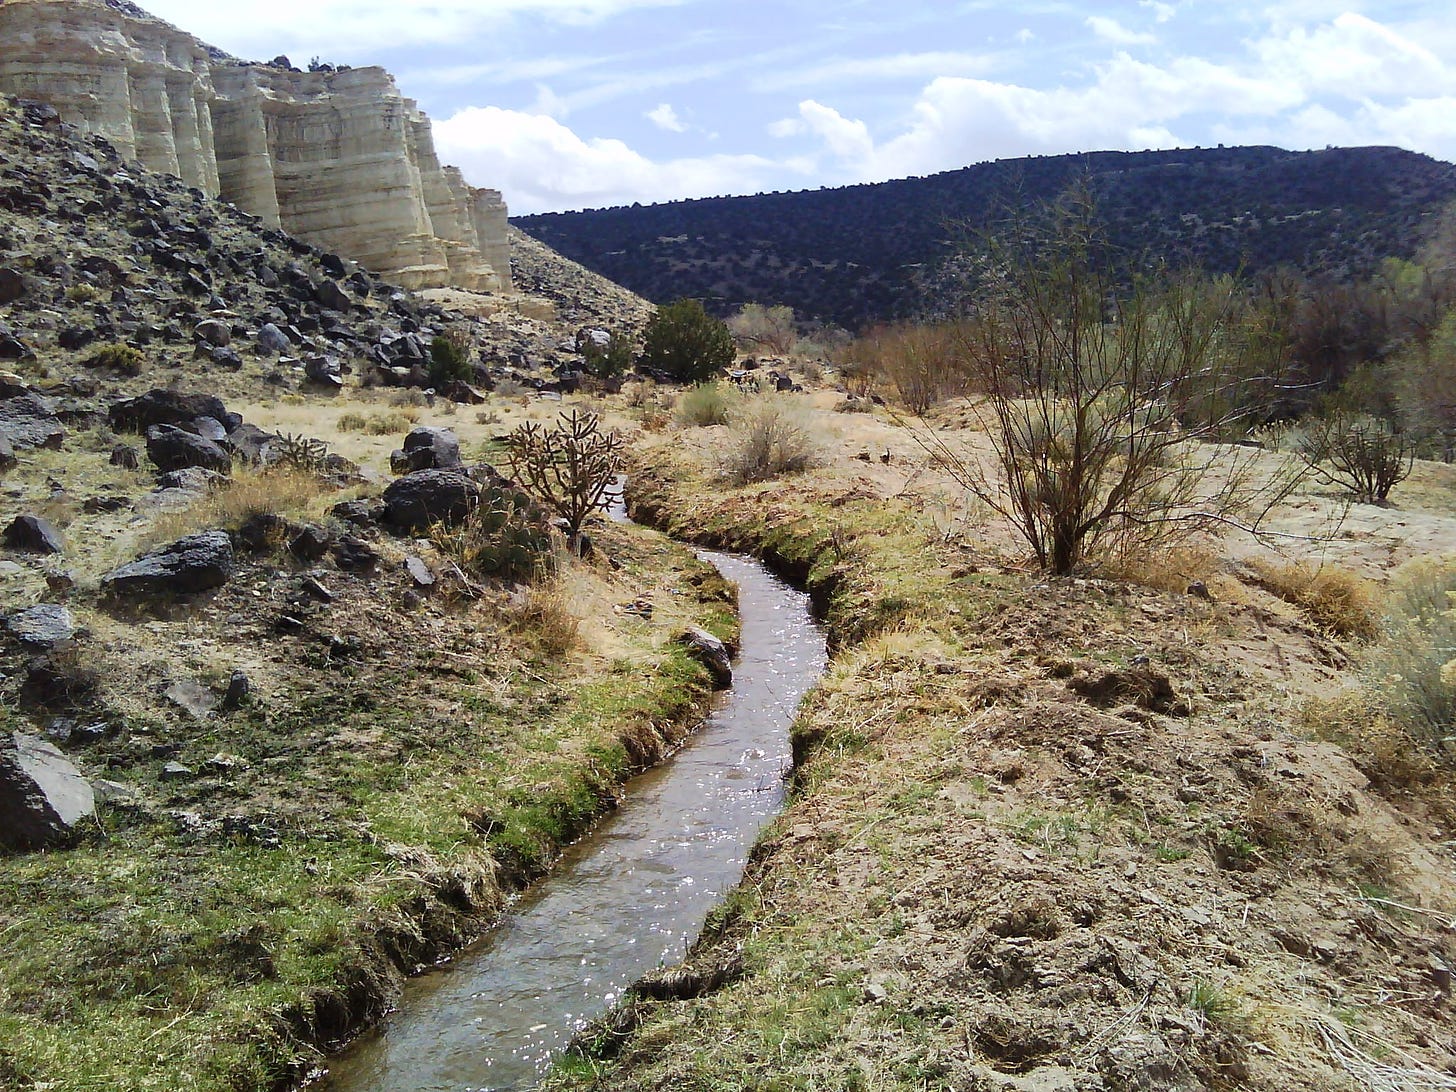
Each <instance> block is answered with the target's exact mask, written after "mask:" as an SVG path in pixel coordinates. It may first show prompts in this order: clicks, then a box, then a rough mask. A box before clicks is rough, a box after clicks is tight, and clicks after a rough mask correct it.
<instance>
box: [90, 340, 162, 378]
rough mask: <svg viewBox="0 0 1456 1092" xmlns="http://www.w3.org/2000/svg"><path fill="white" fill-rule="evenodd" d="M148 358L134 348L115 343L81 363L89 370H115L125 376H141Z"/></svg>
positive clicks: (103, 347)
mask: <svg viewBox="0 0 1456 1092" xmlns="http://www.w3.org/2000/svg"><path fill="white" fill-rule="evenodd" d="M145 360H146V357H145V356H144V355H142V351H141V350H140V349H138V348H136V347H134V346H131V345H127V344H124V343H123V342H120V341H113V342H111V343H110V344H107V345H103V346H101V347H100V348H99V349H97V350H96V351H95V352H93V353H92V354H91V355H90V356H88V357H87V358H86V359H85V360H83V361H81V363H82V364H83V365H84V366H85V367H87V368H114V369H116V370H117V371H119V372H121V373H122V374H123V375H133V376H134V375H140V374H141V371H142V363H143V362H144V361H145Z"/></svg>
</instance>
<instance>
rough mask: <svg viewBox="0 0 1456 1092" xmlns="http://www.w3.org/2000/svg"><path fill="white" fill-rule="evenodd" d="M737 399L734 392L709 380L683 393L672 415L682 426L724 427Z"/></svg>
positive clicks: (715, 381) (713, 380)
mask: <svg viewBox="0 0 1456 1092" xmlns="http://www.w3.org/2000/svg"><path fill="white" fill-rule="evenodd" d="M738 398H739V395H738V393H737V392H736V391H734V390H730V389H729V388H728V387H726V386H724V385H723V384H722V383H719V382H718V381H717V380H716V379H710V380H708V381H707V382H706V383H699V384H698V385H697V386H696V387H691V388H689V389H688V390H685V391H683V393H682V394H681V396H679V398H678V400H677V405H676V406H675V407H674V409H673V413H674V416H676V418H677V419H678V421H679V423H681V424H684V425H698V426H707V425H726V424H727V423H728V415H729V413H730V411H731V410H732V409H733V407H734V405H735V403H736V402H737V400H738Z"/></svg>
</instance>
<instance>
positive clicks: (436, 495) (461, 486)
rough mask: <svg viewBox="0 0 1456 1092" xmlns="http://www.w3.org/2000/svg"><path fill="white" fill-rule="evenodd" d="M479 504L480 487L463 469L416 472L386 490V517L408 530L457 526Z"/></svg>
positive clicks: (395, 482) (402, 528)
mask: <svg viewBox="0 0 1456 1092" xmlns="http://www.w3.org/2000/svg"><path fill="white" fill-rule="evenodd" d="M478 503H480V486H478V485H476V484H475V482H473V481H472V480H471V479H470V478H469V477H468V476H467V475H466V474H465V473H464V472H463V471H460V470H417V471H415V472H414V473H413V474H406V475H405V476H404V477H402V478H399V479H398V480H396V481H394V482H391V483H390V485H389V488H387V489H386V490H385V491H384V513H385V518H386V519H387V520H388V521H389V522H390V523H391V524H393V525H394V526H395V527H397V528H399V529H401V530H405V531H413V530H418V529H420V528H424V527H428V526H429V525H430V524H432V523H455V522H457V521H459V520H462V519H464V518H465V517H466V516H467V515H469V514H470V512H471V510H472V509H473V508H474V507H475V506H476V505H477V504H478Z"/></svg>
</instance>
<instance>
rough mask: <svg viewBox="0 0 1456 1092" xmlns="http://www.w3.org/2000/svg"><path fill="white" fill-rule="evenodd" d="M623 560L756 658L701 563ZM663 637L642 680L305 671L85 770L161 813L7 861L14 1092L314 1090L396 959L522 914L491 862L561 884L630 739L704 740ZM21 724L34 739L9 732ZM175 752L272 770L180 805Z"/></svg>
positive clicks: (3, 944)
mask: <svg viewBox="0 0 1456 1092" xmlns="http://www.w3.org/2000/svg"><path fill="white" fill-rule="evenodd" d="M624 533H625V532H624ZM614 552H615V554H617V555H620V556H621V557H623V558H624V559H625V563H626V564H627V566H628V571H627V577H626V578H627V579H632V580H657V579H668V580H671V581H672V584H671V587H672V588H673V589H674V590H675V592H676V593H677V594H675V595H674V602H675V603H677V604H682V609H683V610H684V611H685V612H686V614H687V615H688V616H689V617H690V618H692V620H693V621H694V622H696V623H699V624H707V625H710V626H711V627H712V628H714V630H715V631H716V632H719V633H721V634H723V635H724V636H732V637H736V625H735V621H734V619H733V618H732V615H731V614H730V613H729V612H728V611H727V610H726V609H725V607H724V604H723V603H722V601H721V600H719V599H716V598H712V597H711V596H707V597H706V598H705V599H704V600H703V601H701V602H700V601H699V600H698V598H697V596H698V595H699V594H703V593H702V592H701V588H703V587H705V586H706V587H711V586H712V584H711V581H704V580H703V579H702V575H701V574H702V566H701V565H700V564H699V563H697V562H695V561H693V560H692V559H691V558H690V557H689V556H688V555H687V554H686V552H685V551H680V550H677V549H675V548H672V549H669V548H665V547H660V546H652V547H648V546H646V545H643V544H642V543H636V542H624V543H621V544H620V549H617V550H615V551H614ZM695 576H696V577H697V580H698V583H697V584H692V583H689V579H690V578H693V577H695ZM654 634H655V631H654V630H652V629H650V628H643V629H642V631H641V632H640V634H638V638H637V643H636V645H635V646H634V647H633V648H632V650H630V651H628V652H626V653H624V654H623V657H622V658H623V660H624V661H625V662H626V663H627V665H628V669H626V670H618V671H603V672H600V673H594V674H592V675H590V676H589V677H585V678H583V676H581V675H580V674H579V672H578V671H577V670H576V669H573V668H572V667H570V666H569V665H568V664H566V663H563V662H557V663H542V662H532V661H521V662H516V661H511V660H509V659H507V662H506V663H505V664H504V665H501V664H497V663H496V662H495V661H494V659H493V658H488V657H482V658H481V660H480V662H479V663H477V664H475V665H474V666H472V667H470V668H469V670H467V671H462V670H461V669H460V666H459V664H460V659H461V658H460V657H459V656H455V657H450V656H445V655H443V653H444V652H447V651H450V648H449V646H448V645H446V644H442V645H440V646H439V647H434V646H430V647H421V649H420V655H419V656H418V657H417V658H409V659H408V660H406V661H405V662H400V663H383V664H377V665H368V666H369V668H370V669H369V670H363V669H362V668H363V667H364V666H365V665H357V666H356V665H349V666H350V668H351V670H350V671H349V672H348V673H345V672H342V671H340V670H339V668H338V665H337V664H336V665H334V666H332V667H330V668H329V674H328V675H327V676H326V677H319V676H316V675H310V674H308V673H307V672H305V673H303V674H302V675H301V676H300V678H301V679H303V680H304V681H305V682H306V685H303V686H300V687H299V688H297V689H294V690H287V689H285V690H284V691H281V692H279V691H274V692H272V693H270V694H269V695H268V696H267V697H266V698H264V699H260V700H258V701H255V702H254V703H253V704H251V705H250V706H248V707H246V708H244V709H243V710H241V711H239V712H238V713H236V714H234V715H232V716H230V717H226V718H223V717H217V718H213V719H212V720H210V721H208V722H206V723H204V724H189V725H186V726H180V725H177V724H174V723H173V722H172V720H171V719H170V714H164V713H159V714H157V716H156V718H155V719H148V716H147V715H143V714H139V713H137V714H128V716H127V718H126V719H125V721H124V723H123V724H122V725H121V726H120V730H119V731H118V733H117V734H116V735H115V737H114V738H108V739H106V740H103V741H100V742H98V743H96V744H93V745H91V747H90V749H89V750H88V752H87V753H86V755H85V761H86V762H87V765H88V766H89V767H91V768H93V769H94V768H97V767H100V768H103V769H104V768H105V767H106V765H107V763H108V762H112V763H115V764H116V765H117V769H116V770H115V772H112V771H108V775H109V776H114V777H116V778H118V779H119V780H124V781H126V782H128V783H132V784H136V785H138V786H139V787H140V788H141V789H142V791H143V793H144V795H145V797H146V798H147V801H148V803H147V805H146V806H145V807H144V808H142V809H140V810H135V809H133V810H128V809H124V808H122V809H115V808H114V809H109V810H103V812H102V815H101V817H100V823H99V824H98V828H97V829H96V830H94V831H92V832H91V833H89V834H88V835H87V836H86V837H85V838H84V839H83V840H82V841H81V843H80V844H79V845H78V846H76V847H74V848H70V849H64V850H55V851H49V852H44V853H31V854H25V855H18V856H10V857H5V858H0V1087H5V1088H9V1087H19V1088H25V1087H32V1086H33V1087H36V1088H45V1089H49V1090H54V1092H91V1090H95V1092H102V1090H106V1092H131V1090H143V1089H144V1090H147V1092H225V1090H226V1092H238V1090H245V1089H262V1088H267V1087H270V1086H272V1085H273V1083H274V1082H275V1081H276V1080H278V1079H279V1078H280V1077H284V1076H286V1075H289V1074H293V1075H299V1074H301V1073H302V1071H303V1070H305V1069H307V1068H308V1067H309V1066H311V1065H313V1064H314V1063H315V1062H316V1061H317V1055H316V1053H315V1052H314V1049H313V1047H312V1045H311V1042H310V1039H311V1038H312V1037H313V1036H315V1035H318V1034H321V1033H324V1032H330V1031H332V1032H340V1031H343V1030H345V1026H344V1025H345V1024H347V1020H346V1017H348V1016H349V1015H351V1014H350V1011H349V1008H350V1005H351V1004H352V1005H354V1006H356V1007H357V1006H358V1005H359V1004H364V1003H371V1002H369V998H370V997H374V998H375V1000H374V1001H373V1002H372V1003H374V1004H378V1000H379V999H380V998H383V997H385V996H387V987H386V986H383V985H381V983H382V978H381V976H382V975H383V974H384V973H385V971H386V970H387V968H385V966H384V963H383V962H382V961H383V960H384V959H385V956H386V954H387V951H388V950H393V951H396V952H398V953H399V954H400V957H401V958H403V959H404V960H405V961H406V962H415V961H420V962H428V961H431V960H433V959H434V958H435V957H436V956H437V955H438V954H440V953H442V952H443V951H446V950H448V949H449V947H450V946H452V945H454V944H457V943H459V942H460V941H462V940H464V939H467V938H468V936H469V935H470V934H472V933H473V932H475V931H476V930H478V929H479V928H480V927H481V926H482V925H483V924H484V923H485V922H486V921H487V920H488V917H489V914H490V913H491V911H492V910H493V908H494V907H495V906H496V905H498V903H499V901H500V899H501V898H502V897H503V894H504V893H503V892H501V891H499V890H498V889H495V888H493V887H492V885H491V883H490V882H489V880H488V877H489V875H490V869H489V867H488V861H487V858H486V854H487V853H490V854H492V855H493V856H495V857H496V858H497V859H498V861H499V862H500V864H501V865H502V866H503V869H504V874H505V875H504V878H505V879H506V880H507V882H510V881H512V880H513V879H525V878H528V877H530V876H533V875H536V874H538V873H539V872H540V871H541V870H542V869H543V868H545V867H546V866H547V865H548V864H549V863H550V861H551V860H552V859H553V858H554V856H555V854H556V853H557V851H558V850H559V849H560V847H561V845H562V844H564V843H565V842H566V841H569V840H570V839H572V838H574V837H575V836H576V835H577V834H579V833H580V832H581V831H582V830H583V829H584V828H585V827H586V826H587V825H589V824H590V823H591V822H592V821H593V820H594V819H595V818H596V817H597V816H598V815H599V814H600V813H601V812H602V810H603V809H604V808H605V807H607V806H608V805H609V803H610V801H611V799H612V798H613V790H614V787H615V785H616V784H617V782H619V781H620V780H622V779H623V778H624V777H625V776H627V775H628V774H629V773H630V772H631V770H632V769H633V767H634V765H635V763H634V760H633V758H632V754H631V749H629V748H628V747H627V746H626V745H625V744H624V742H623V741H624V739H631V740H634V741H635V742H636V745H637V746H638V747H639V748H640V746H641V745H642V744H643V743H644V742H650V741H651V740H654V739H657V740H659V741H660V738H661V737H662V736H663V735H673V734H676V733H679V732H681V731H684V730H685V728H686V725H687V724H688V723H689V722H690V721H691V720H692V719H693V718H694V716H695V712H696V710H697V709H698V708H700V706H701V704H702V703H704V702H706V701H707V699H708V695H709V693H710V690H709V686H708V683H707V680H706V678H705V673H704V671H703V669H702V668H701V667H700V666H699V665H697V664H696V663H694V662H693V661H691V660H690V659H689V658H688V657H687V656H686V654H684V653H682V652H680V651H676V650H674V649H672V648H671V647H670V646H669V647H668V649H667V650H666V651H664V650H663V649H659V648H656V647H654V643H655V641H656V637H655V636H654ZM664 643H665V642H664ZM305 651H306V650H305ZM350 675H352V676H353V677H348V676H350ZM467 680H473V681H467ZM12 725H15V726H19V727H27V726H28V725H27V724H25V723H24V722H23V718H19V717H18V716H17V714H15V713H14V712H13V711H12V710H10V709H8V708H3V709H0V727H4V728H9V727H11V726H12ZM153 743H174V744H175V745H176V746H178V747H180V750H179V751H178V753H177V756H176V757H177V758H179V760H181V761H184V762H186V763H187V764H188V765H190V766H192V767H194V768H195V769H201V768H202V766H203V764H204V763H205V762H206V760H207V759H208V758H209V757H210V756H212V755H214V754H216V753H218V752H219V751H222V752H227V753H233V754H238V755H240V756H241V757H242V758H243V759H244V760H245V761H246V763H247V765H246V767H245V768H243V769H241V770H240V771H238V772H237V773H235V774H232V775H230V776H229V777H227V778H215V779H212V778H207V777H199V778H198V779H197V780H196V781H195V782H184V783H167V782H161V781H160V780H159V779H158V777H157V773H158V771H159V769H160V761H159V760H154V759H152V758H151V757H150V748H151V745H152V744H153ZM139 747H140V748H142V750H141V751H138V748H139ZM139 754H140V758H139V757H138V755H139ZM187 813H191V814H194V815H196V816H198V817H200V818H201V820H202V825H201V827H200V828H198V827H197V826H196V824H195V823H194V822H193V820H191V819H188V818H187ZM229 816H238V817H240V819H241V820H246V821H240V822H237V823H234V824H233V825H231V826H230V825H228V824H227V823H225V822H224V820H225V819H227V817H229ZM250 824H252V825H250ZM452 883H455V884H456V885H457V888H458V890H456V893H455V894H451V891H452V890H455V889H452V888H451V886H450V885H451V884H452ZM460 891H465V892H466V893H467V894H468V899H469V900H470V904H469V905H466V904H462V903H461V901H460V898H461V896H460V894H459V892H460ZM350 997H352V998H353V1001H352V1002H347V1003H346V999H347V998H350Z"/></svg>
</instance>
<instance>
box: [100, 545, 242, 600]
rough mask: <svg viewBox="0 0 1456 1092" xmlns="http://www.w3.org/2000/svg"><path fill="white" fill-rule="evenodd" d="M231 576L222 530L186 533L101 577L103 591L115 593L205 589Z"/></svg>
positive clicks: (229, 555) (230, 557)
mask: <svg viewBox="0 0 1456 1092" xmlns="http://www.w3.org/2000/svg"><path fill="white" fill-rule="evenodd" d="M232 575H233V544H232V542H231V540H229V539H228V536H227V532H226V531H203V532H201V533H200V534H195V535H186V536H185V537H183V538H179V539H178V540H177V541H176V542H173V543H171V544H170V545H168V546H164V547H162V548H161V549H160V550H155V551H153V552H152V553H149V554H147V555H146V556H144V557H141V558H138V559H137V560H136V561H132V562H130V563H128V564H126V565H122V566H121V567H120V568H117V569H113V570H112V571H111V572H109V573H107V574H106V575H105V576H103V577H102V578H101V587H102V589H103V590H104V591H108V592H111V593H113V594H116V595H128V596H138V595H149V594H154V593H158V592H161V593H167V592H172V593H181V594H186V593H189V592H198V591H206V590H207V589H208V588H216V587H219V586H220V585H222V584H225V583H227V581H228V578H229V577H231V576H232Z"/></svg>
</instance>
